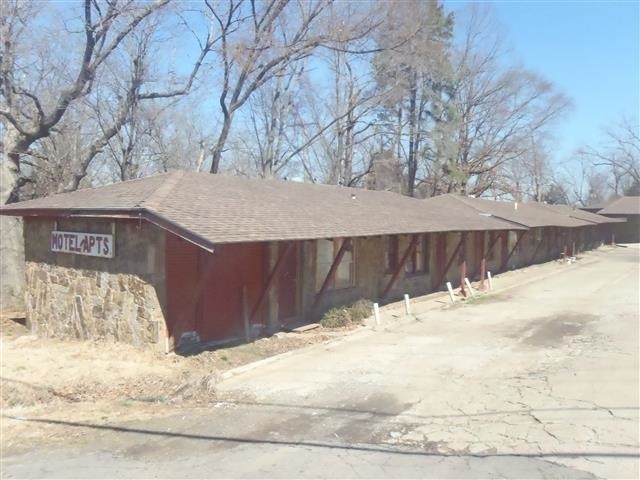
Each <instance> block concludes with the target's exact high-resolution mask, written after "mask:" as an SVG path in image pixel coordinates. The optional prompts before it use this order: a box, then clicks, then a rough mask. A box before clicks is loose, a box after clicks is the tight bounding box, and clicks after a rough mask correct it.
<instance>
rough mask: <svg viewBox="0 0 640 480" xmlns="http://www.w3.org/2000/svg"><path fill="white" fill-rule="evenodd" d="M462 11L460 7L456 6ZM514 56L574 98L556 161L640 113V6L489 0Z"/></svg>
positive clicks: (557, 132)
mask: <svg viewBox="0 0 640 480" xmlns="http://www.w3.org/2000/svg"><path fill="white" fill-rule="evenodd" d="M456 4H457V5H459V4H458V3H457V2H455V3H453V4H452V5H451V6H452V7H454V8H455V6H456ZM492 5H493V8H494V11H495V14H496V16H497V19H498V21H499V22H500V23H501V24H502V25H503V26H504V27H505V30H506V34H507V37H508V43H509V44H510V46H511V47H512V53H513V54H514V55H515V57H516V58H518V59H519V60H520V61H521V62H522V64H523V65H524V66H525V67H527V68H529V69H532V70H534V71H537V72H538V73H540V74H542V75H544V76H545V77H546V78H547V79H549V80H551V81H553V82H554V83H555V84H556V85H557V86H558V87H559V88H560V89H562V91H564V92H565V93H566V94H567V95H568V96H569V97H571V98H572V100H573V103H574V109H573V111H572V112H570V113H569V114H568V115H566V117H565V118H564V119H562V120H561V121H560V122H558V124H557V128H556V129H555V136H556V140H557V142H556V144H557V146H558V150H557V151H556V152H554V153H555V156H556V160H559V161H563V160H567V159H569V158H570V157H571V156H572V155H571V154H572V152H573V151H574V150H575V149H577V148H579V147H580V146H582V145H584V144H585V143H587V144H588V143H595V142H597V141H598V139H599V137H600V136H601V132H602V128H603V127H606V126H607V125H608V124H611V123H613V122H616V121H617V120H618V119H619V118H620V117H621V116H623V115H624V116H626V117H632V118H635V119H637V118H638V116H639V113H638V112H639V111H640V97H639V95H640V93H639V91H640V65H639V58H640V33H639V32H640V27H639V24H640V7H639V5H640V2H638V1H628V2H613V1H608V2H586V1H582V2H577V1H564V2H560V1H545V2H542V1H537V2H530V1H502V2H492Z"/></svg>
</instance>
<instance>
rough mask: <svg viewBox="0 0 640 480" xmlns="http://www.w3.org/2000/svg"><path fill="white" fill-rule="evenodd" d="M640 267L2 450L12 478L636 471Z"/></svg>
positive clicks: (577, 272)
mask: <svg viewBox="0 0 640 480" xmlns="http://www.w3.org/2000/svg"><path fill="white" fill-rule="evenodd" d="M639 256H640V248H639V246H638V245H630V246H628V247H627V248H616V249H610V250H606V251H597V252H593V253H591V254H589V255H588V256H587V259H586V260H585V261H584V262H578V263H576V264H572V265H558V264H556V265H550V266H549V267H548V268H547V267H545V268H547V270H548V275H547V276H546V278H543V279H539V280H536V281H534V282H531V283H529V284H527V285H524V286H519V287H515V288H510V289H508V290H505V291H503V292H502V293H495V294H492V295H488V296H485V297H482V298H481V299H480V300H477V301H475V302H471V303H470V304H469V305H464V306H460V307H455V308H447V309H435V310H433V309H432V310H429V311H426V312H424V313H418V314H417V315H415V317H414V318H410V319H404V320H403V321H399V322H398V321H396V322H393V323H386V324H385V323H383V325H382V327H381V328H378V329H377V331H373V330H364V331H361V332H358V333H356V334H354V335H351V336H350V337H349V338H347V339H345V340H344V341H341V342H337V343H332V344H327V345H320V346H315V347H311V348H308V349H305V350H302V351H298V352H295V353H294V354H291V355H286V356H283V357H281V358H278V359H277V360H275V361H271V362H268V363H265V364H263V365H260V366H259V367H257V368H254V369H251V370H249V371H245V372H243V373H239V374H237V375H235V376H233V377H231V378H229V379H227V380H224V381H223V382H221V383H220V384H219V385H218V390H219V393H220V395H221V397H222V398H223V399H224V400H222V401H220V402H218V403H216V404H215V405H212V406H210V407H208V408H198V409H191V410H182V411H177V412H176V414H175V415H172V416H170V417H158V418H155V419H153V420H151V421H146V422H144V423H129V424H108V425H88V424H80V423H78V424H74V423H73V422H71V423H70V424H68V425H67V428H69V430H70V432H71V431H74V430H77V429H83V430H84V431H87V432H89V434H88V435H84V437H83V438H84V444H82V445H80V444H69V445H66V446H52V447H46V448H38V449H37V450H34V451H31V452H28V453H21V454H16V455H3V458H2V475H3V476H4V477H5V478H13V477H38V478H42V477H65V478H90V477H93V478H98V477H109V478H115V477H145V478H151V477H162V478H167V477H179V478H185V477H226V478H228V477H233V478H237V477H245V478H246V477H252V478H276V477H277V478H303V477H307V478H309V477H313V478H317V477H322V478H372V477H376V478H381V477H384V478H392V477H396V478H558V477H562V478H638V477H639V475H640V472H639V448H640V447H639V436H640V435H639V427H638V420H639V418H638V417H639V404H640V402H639V381H638V377H639V372H640V368H639V364H638V352H639V350H640V348H639V328H638V322H639V316H640V315H639V306H640V299H639V294H640V293H639V292H640V288H639V284H638V282H639V278H640V272H639V265H640V259H639ZM519 278H522V277H519ZM500 282H501V280H500V277H498V278H497V279H496V281H495V283H496V286H497V287H500ZM30 421H42V422H47V420H46V419H30Z"/></svg>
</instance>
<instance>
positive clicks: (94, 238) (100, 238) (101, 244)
mask: <svg viewBox="0 0 640 480" xmlns="http://www.w3.org/2000/svg"><path fill="white" fill-rule="evenodd" d="M114 250H115V248H114V244H113V235H105V234H101V233H80V232H58V231H55V230H54V231H53V232H51V251H52V252H66V253H77V254H78V255H89V256H91V257H104V258H113V252H114Z"/></svg>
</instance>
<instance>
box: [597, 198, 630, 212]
mask: <svg viewBox="0 0 640 480" xmlns="http://www.w3.org/2000/svg"><path fill="white" fill-rule="evenodd" d="M598 215H640V197H621V198H618V199H617V200H614V201H612V202H610V203H608V204H607V205H606V206H605V207H604V208H603V209H602V210H599V211H598Z"/></svg>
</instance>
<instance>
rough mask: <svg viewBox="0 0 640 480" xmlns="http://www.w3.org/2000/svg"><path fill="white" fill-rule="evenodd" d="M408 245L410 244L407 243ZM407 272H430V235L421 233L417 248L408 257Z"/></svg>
mask: <svg viewBox="0 0 640 480" xmlns="http://www.w3.org/2000/svg"><path fill="white" fill-rule="evenodd" d="M407 247H408V245H407ZM404 269H405V272H406V273H412V274H415V273H428V272H429V236H428V235H420V237H419V238H418V243H417V244H416V248H415V249H414V250H413V252H412V253H411V256H410V257H409V258H408V259H407V263H406V265H405V267H404Z"/></svg>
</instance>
